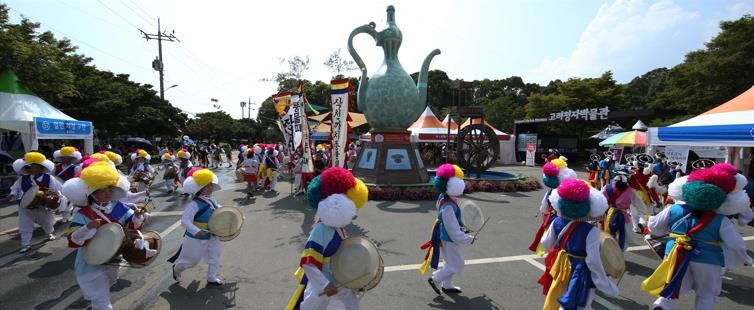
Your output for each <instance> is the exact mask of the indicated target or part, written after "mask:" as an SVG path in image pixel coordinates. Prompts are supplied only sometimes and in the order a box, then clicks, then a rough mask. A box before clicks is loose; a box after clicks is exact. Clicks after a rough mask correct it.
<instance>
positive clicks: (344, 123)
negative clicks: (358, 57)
mask: <svg viewBox="0 0 754 310" xmlns="http://www.w3.org/2000/svg"><path fill="white" fill-rule="evenodd" d="M349 83H350V81H349V80H348V79H340V80H332V81H330V101H331V112H332V113H331V114H330V117H331V121H332V126H331V128H330V141H331V143H332V157H331V158H332V167H345V165H346V147H347V144H348V106H349V104H348V101H349V100H348V99H349V98H348V96H349V93H348V90H349V87H348V86H349Z"/></svg>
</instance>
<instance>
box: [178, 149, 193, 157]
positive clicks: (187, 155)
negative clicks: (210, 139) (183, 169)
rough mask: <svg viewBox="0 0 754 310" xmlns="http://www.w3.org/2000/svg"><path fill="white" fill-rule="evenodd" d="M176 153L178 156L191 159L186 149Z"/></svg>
mask: <svg viewBox="0 0 754 310" xmlns="http://www.w3.org/2000/svg"><path fill="white" fill-rule="evenodd" d="M176 155H178V158H182V159H191V153H189V151H188V150H187V149H181V150H180V151H178V153H176Z"/></svg>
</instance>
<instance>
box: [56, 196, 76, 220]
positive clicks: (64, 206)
mask: <svg viewBox="0 0 754 310" xmlns="http://www.w3.org/2000/svg"><path fill="white" fill-rule="evenodd" d="M57 211H58V212H60V214H61V215H62V216H63V220H66V221H68V220H69V219H70V218H71V211H73V204H70V203H68V198H67V197H65V196H63V195H60V202H59V203H58V209H57Z"/></svg>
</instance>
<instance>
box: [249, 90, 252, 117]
mask: <svg viewBox="0 0 754 310" xmlns="http://www.w3.org/2000/svg"><path fill="white" fill-rule="evenodd" d="M251 105H252V103H251V96H249V119H251Z"/></svg>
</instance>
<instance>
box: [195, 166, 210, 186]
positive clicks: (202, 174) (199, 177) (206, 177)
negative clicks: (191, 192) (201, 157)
mask: <svg viewBox="0 0 754 310" xmlns="http://www.w3.org/2000/svg"><path fill="white" fill-rule="evenodd" d="M191 176H192V177H193V178H194V181H196V184H197V185H199V186H201V187H205V186H207V185H209V184H210V183H212V179H214V177H215V174H214V173H212V171H211V170H209V169H202V170H198V171H195V172H194V174H193V175H191Z"/></svg>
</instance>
